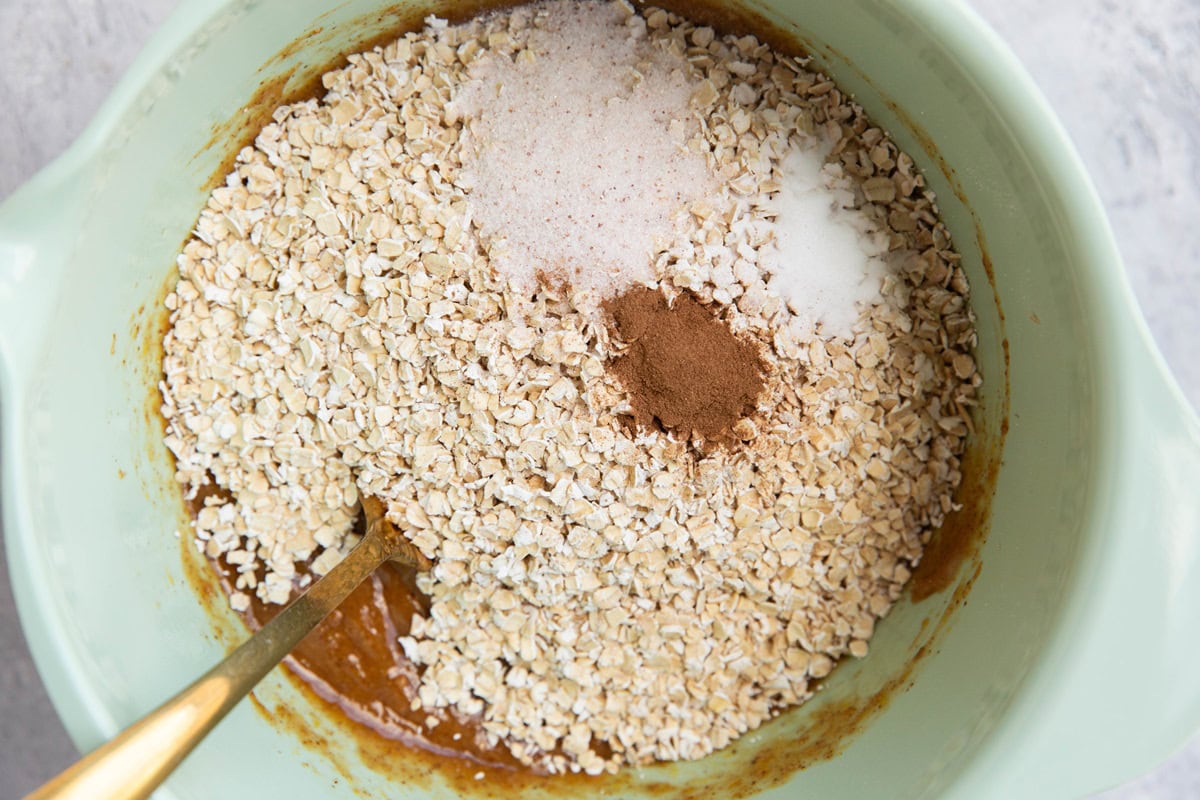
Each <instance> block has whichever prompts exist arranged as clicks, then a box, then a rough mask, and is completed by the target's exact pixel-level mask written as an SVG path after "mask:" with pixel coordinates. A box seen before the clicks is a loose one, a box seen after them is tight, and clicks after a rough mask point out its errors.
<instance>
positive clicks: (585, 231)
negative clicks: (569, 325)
mask: <svg viewBox="0 0 1200 800" xmlns="http://www.w3.org/2000/svg"><path fill="white" fill-rule="evenodd" d="M535 8H536V12H535V13H534V15H533V16H532V19H530V20H529V23H528V25H529V27H527V28H526V29H524V30H519V31H517V32H516V33H514V34H512V35H513V36H514V38H515V39H517V40H522V39H524V41H525V42H526V43H527V46H528V48H529V49H528V50H525V51H523V52H521V55H520V57H518V58H516V59H515V60H513V59H510V58H508V57H506V56H502V55H496V54H495V53H494V52H492V53H489V54H487V55H485V56H483V57H481V58H480V59H479V60H478V61H477V62H475V63H474V64H472V66H471V70H470V75H471V81H470V82H469V83H467V84H466V85H465V86H464V87H462V89H461V90H460V91H459V93H458V94H457V96H456V97H455V99H454V106H455V108H456V110H457V111H458V112H459V113H461V114H462V116H463V117H464V119H465V120H466V121H467V134H466V136H465V137H464V138H465V140H466V146H465V147H464V173H465V175H466V176H467V178H468V180H470V181H471V184H472V188H471V191H470V193H469V195H468V202H469V207H470V210H471V214H472V218H473V219H474V220H475V221H476V223H477V224H478V226H479V229H480V231H481V233H482V234H483V236H484V238H485V240H487V241H488V242H489V244H490V255H491V256H492V263H493V266H494V267H495V269H496V270H497V271H498V272H499V273H500V274H501V275H503V276H505V277H506V278H507V279H508V281H509V284H510V286H511V287H512V289H513V290H514V291H516V292H518V293H521V294H526V295H528V294H532V292H533V291H534V290H535V289H536V288H537V286H538V282H539V278H541V279H543V280H546V281H547V282H549V283H551V284H553V283H559V282H564V281H565V282H566V283H568V284H569V285H570V286H571V287H572V288H573V289H574V290H575V291H576V292H580V291H582V290H590V291H591V293H592V295H591V296H592V297H593V301H595V300H599V299H602V298H604V297H608V296H612V295H614V294H616V293H619V292H620V291H621V289H623V288H625V287H627V286H629V285H632V284H637V283H645V282H648V281H651V280H653V279H654V278H655V275H654V268H653V255H654V254H655V253H656V252H660V251H661V250H663V249H665V248H666V247H667V246H669V244H670V240H671V239H672V237H673V235H674V233H675V232H676V231H677V230H679V224H680V222H681V219H682V218H681V215H682V214H686V210H687V206H688V204H689V203H691V202H693V201H695V200H698V199H700V198H702V197H705V196H706V195H707V194H708V193H710V192H712V191H713V190H714V189H715V187H716V185H717V184H716V181H715V179H714V177H713V176H712V175H711V174H710V173H709V169H708V166H707V163H706V161H705V156H704V155H703V153H702V152H700V151H699V150H698V147H696V146H695V145H693V146H692V147H689V140H690V139H691V138H692V137H693V136H695V135H696V134H697V133H698V130H699V126H698V121H697V119H696V115H695V113H694V112H693V111H691V110H690V109H689V99H690V98H691V95H692V93H693V91H694V90H695V88H696V82H695V78H694V77H693V73H692V72H691V70H690V67H689V65H688V64H687V62H686V61H685V60H684V59H683V57H682V56H680V55H678V54H674V53H669V52H667V51H665V50H664V49H662V48H661V47H659V46H656V45H653V44H651V43H650V42H649V41H648V40H647V37H646V23H645V20H644V19H643V18H642V17H640V16H636V15H630V14H628V13H626V12H625V11H624V10H622V8H621V7H620V6H618V5H617V4H608V3H604V4H601V3H593V2H575V1H574V0H556V2H551V3H547V4H544V5H539V6H536V7H535ZM530 53H532V54H533V57H532V58H530V57H529V54H530Z"/></svg>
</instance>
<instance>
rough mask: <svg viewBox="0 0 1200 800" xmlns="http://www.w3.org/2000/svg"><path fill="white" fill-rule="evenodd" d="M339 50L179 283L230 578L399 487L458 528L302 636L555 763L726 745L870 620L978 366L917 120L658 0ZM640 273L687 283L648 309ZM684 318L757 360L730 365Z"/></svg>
mask: <svg viewBox="0 0 1200 800" xmlns="http://www.w3.org/2000/svg"><path fill="white" fill-rule="evenodd" d="M324 86H325V87H326V90H327V91H326V93H325V94H324V96H323V97H321V98H319V99H312V100H308V101H304V102H298V103H294V104H292V105H288V106H283V107H281V108H280V109H278V110H277V111H276V113H275V115H274V117H273V122H272V123H271V124H269V125H267V126H266V127H265V128H263V130H262V131H261V133H260V134H259V135H258V137H257V139H256V140H255V143H254V146H253V147H250V148H247V149H245V150H243V151H242V153H241V154H240V155H239V158H238V162H237V166H236V168H235V170H234V171H233V172H232V173H231V174H230V175H229V176H228V178H227V179H226V181H225V185H223V186H221V187H219V188H217V189H215V190H214V191H213V192H212V195H211V196H210V198H209V201H208V204H207V205H206V207H205V208H204V210H203V211H202V212H201V214H200V218H199V220H198V222H197V224H196V229H195V236H194V237H193V238H192V239H191V240H190V241H189V242H188V243H187V244H186V246H185V247H184V250H183V252H182V254H181V255H180V256H179V259H178V268H179V275H180V277H179V282H178V285H177V286H176V288H175V290H174V291H173V292H172V293H171V294H170V295H169V297H168V298H167V305H168V307H169V308H170V309H171V329H170V331H169V332H168V334H167V336H166V338H165V341H164V352H165V355H164V371H165V379H164V382H163V387H162V389H163V398H164V404H163V413H164V416H165V417H166V420H167V439H166V441H167V444H168V446H169V447H170V449H171V450H172V452H173V453H174V454H175V456H176V459H177V464H178V473H177V475H178V479H179V481H180V483H181V484H182V486H183V488H184V491H185V494H186V495H187V496H188V497H196V496H197V495H198V493H202V494H203V496H204V499H203V501H202V502H201V506H202V507H201V508H200V509H199V510H198V513H197V514H196V520H195V536H196V542H197V546H198V547H200V548H201V549H202V550H203V551H204V552H205V553H206V554H207V555H208V556H209V557H210V558H212V559H214V560H217V561H218V562H219V563H220V565H221V569H222V570H223V574H224V576H225V580H226V584H227V586H228V589H229V592H230V599H231V603H232V604H233V607H234V608H236V609H239V610H243V611H247V610H248V611H249V612H250V614H251V615H252V616H253V617H254V618H255V619H261V618H262V616H263V615H264V614H266V613H269V611H270V608H271V607H273V606H278V605H279V604H282V603H285V602H287V601H288V599H289V598H290V597H292V596H293V594H294V593H295V591H296V590H297V589H298V588H303V587H304V586H306V585H307V584H308V583H309V582H310V581H311V580H312V577H313V576H314V575H321V574H324V573H325V572H327V571H328V570H329V569H330V568H332V567H333V566H334V565H335V564H336V563H337V562H338V561H339V560H340V559H341V558H342V556H343V555H344V554H345V553H346V552H347V551H348V549H349V548H351V547H352V546H353V545H354V544H355V542H356V541H357V535H356V534H355V532H354V520H355V517H356V514H357V509H358V498H359V497H360V496H362V495H366V494H369V495H371V496H374V497H378V498H380V499H381V500H383V501H384V502H385V503H386V504H387V509H388V516H389V518H390V519H391V520H392V521H393V522H394V523H395V524H397V525H398V526H400V527H401V528H402V529H404V530H405V531H407V533H408V535H409V536H410V537H411V539H412V541H413V542H414V544H416V546H417V547H419V548H420V549H421V550H422V552H424V553H425V554H426V555H427V556H428V557H430V558H431V559H433V560H434V561H435V562H436V564H435V567H434V569H433V570H432V571H431V572H430V573H427V574H422V575H421V576H419V577H417V578H416V579H415V583H414V582H413V580H412V578H411V576H409V578H408V579H406V580H399V579H395V578H394V576H393V577H391V578H389V577H386V576H385V577H381V578H380V579H379V580H381V581H383V583H378V584H377V586H376V588H377V589H378V591H374V590H373V591H372V592H368V593H366V594H361V593H360V595H358V597H359V599H358V600H356V601H354V602H355V603H358V605H357V606H351V607H348V609H344V610H343V612H344V613H343V616H342V617H340V618H338V617H335V618H334V619H333V620H332V621H331V622H330V623H328V626H327V627H326V628H325V629H324V630H325V633H324V634H323V635H324V636H326V637H327V639H328V640H329V641H334V640H336V639H337V637H338V636H339V635H343V634H344V636H346V637H355V636H357V637H360V638H362V640H363V642H364V644H363V645H362V646H361V647H360V648H358V649H357V650H356V651H355V652H354V653H353V655H355V656H356V658H355V659H349V658H348V656H347V658H346V659H341V660H338V659H321V658H319V657H317V656H316V655H313V656H312V657H305V658H301V666H302V667H304V669H303V671H302V673H303V674H304V675H305V676H306V677H307V678H308V679H310V680H312V681H313V682H314V685H319V686H321V687H323V688H322V691H324V692H325V693H326V694H327V695H328V696H332V697H334V698H335V699H336V698H338V697H341V698H342V699H343V700H345V702H344V703H343V706H344V707H345V708H347V709H349V713H352V715H353V716H354V718H355V719H358V720H360V721H362V722H364V723H366V724H368V725H371V726H373V727H374V728H375V729H376V730H379V731H381V732H382V733H384V734H385V735H391V736H395V737H397V738H403V739H406V740H408V741H416V742H418V743H421V742H424V743H425V744H427V745H429V746H432V747H437V748H441V750H442V751H445V750H456V749H459V748H461V750H462V751H463V752H469V753H471V754H473V757H477V758H480V759H481V760H483V761H485V762H486V763H489V764H498V765H511V764H514V763H515V764H519V765H523V766H526V767H529V768H532V769H535V770H541V771H545V772H552V773H553V772H565V771H585V772H588V773H601V772H604V771H615V770H617V769H618V768H620V767H621V766H623V765H632V764H644V763H648V762H652V761H656V760H657V761H669V760H674V759H694V758H700V757H702V756H704V755H706V754H708V753H711V752H713V751H714V750H716V749H719V748H721V747H724V746H725V745H727V744H729V743H730V742H732V741H733V740H734V739H736V738H737V737H739V736H741V735H743V734H745V733H747V732H748V731H751V730H754V729H755V728H757V727H758V726H760V725H761V724H763V723H764V722H765V721H767V720H769V719H770V718H772V717H773V716H775V715H777V714H779V713H780V712H781V711H782V710H784V709H786V708H788V707H790V706H794V705H796V704H798V703H802V702H804V701H805V700H806V699H808V698H809V697H810V696H811V695H812V692H813V682H814V681H815V680H817V679H820V678H823V677H824V676H826V675H828V674H829V672H830V670H832V669H833V667H834V665H835V663H836V662H837V661H838V660H839V659H841V658H843V657H845V656H846V655H847V654H849V655H852V656H855V657H863V656H865V655H867V651H868V641H869V640H870V638H871V636H872V633H873V631H874V628H875V624H876V622H877V621H878V620H879V619H880V618H881V617H883V616H885V615H886V614H887V613H888V610H889V609H890V608H891V606H892V604H893V603H894V602H895V601H896V600H897V598H898V597H899V596H900V592H901V590H902V588H903V586H904V584H905V582H906V581H907V580H908V578H909V576H910V574H911V570H912V568H913V566H914V565H915V564H916V563H917V561H918V560H919V559H920V557H921V554H922V549H923V545H924V543H925V542H926V541H927V540H928V538H929V535H930V531H931V530H932V529H933V528H935V527H936V526H937V525H939V524H940V523H941V521H942V520H943V518H944V517H945V515H946V514H947V513H948V512H949V511H950V510H951V509H952V508H953V505H954V503H953V499H952V497H953V492H954V489H955V487H956V486H957V485H958V484H959V482H960V480H961V474H960V458H961V455H962V452H963V447H964V441H965V439H966V437H967V434H968V432H969V430H970V421H969V417H968V412H969V409H970V407H971V405H972V404H973V402H974V398H975V392H976V387H977V386H978V385H979V383H980V376H979V375H978V373H977V371H976V368H975V364H974V361H973V359H972V356H971V350H972V348H973V346H974V343H975V331H974V321H973V318H972V316H971V312H970V310H969V307H968V305H967V284H966V279H965V277H964V275H963V272H962V270H961V268H960V267H959V266H958V256H957V254H956V253H955V252H954V250H953V248H952V245H951V241H950V237H949V234H948V233H947V231H946V229H945V227H944V225H943V224H942V223H941V221H940V220H939V219H938V215H937V208H936V205H935V204H934V202H933V197H932V195H931V193H929V192H928V191H927V190H926V189H925V187H924V180H923V178H922V177H921V175H920V174H919V173H918V172H917V170H916V169H915V167H914V166H913V162H912V160H911V159H910V158H908V157H907V156H906V155H905V154H903V153H901V152H899V150H898V149H897V148H896V146H895V145H894V144H893V143H892V142H891V140H890V139H889V138H888V137H887V135H886V133H884V132H883V131H882V130H880V129H879V128H877V127H874V126H872V124H871V123H870V121H869V120H868V119H867V118H866V116H865V115H864V114H863V112H862V110H861V109H860V108H858V107H857V106H856V105H854V104H853V102H851V101H850V100H849V99H848V98H847V97H846V96H844V95H843V94H842V93H841V92H840V91H838V89H837V88H836V86H834V84H833V83H832V82H831V81H829V80H828V79H827V78H826V77H825V76H823V75H821V74H819V73H818V72H816V71H815V70H814V69H813V68H812V67H811V66H810V65H809V64H808V62H807V61H805V60H803V59H796V58H792V57H789V56H785V55H781V54H778V53H775V52H773V51H772V50H771V49H770V48H769V47H768V46H766V45H765V44H762V43H761V42H760V41H759V40H758V39H756V38H755V37H753V36H725V35H719V34H717V33H716V32H714V31H713V30H711V29H709V28H705V27H697V26H695V25H694V24H692V23H691V22H689V21H688V20H686V19H684V18H682V17H679V16H677V15H675V14H671V13H668V12H666V11H663V10H660V9H655V8H644V9H638V10H635V9H634V8H632V7H630V6H628V5H625V4H623V3H607V2H566V0H553V1H552V2H546V3H540V4H535V5H531V6H524V7H520V8H517V9H513V10H510V11H505V12H499V13H494V14H490V15H485V16H483V17H479V18H477V19H474V20H472V21H470V22H467V23H464V24H461V25H448V24H446V23H444V22H443V21H439V20H436V19H432V18H431V19H430V20H428V23H427V25H426V27H425V28H424V29H423V30H421V31H418V32H414V33H411V34H407V35H405V36H404V37H401V38H400V39H399V40H397V41H396V42H393V43H391V44H388V45H386V46H383V47H378V48H375V49H374V50H372V51H369V52H365V53H361V54H357V55H354V56H351V57H350V59H349V64H348V65H347V66H346V67H345V68H343V69H340V70H337V71H334V72H331V73H329V74H328V75H326V76H325V80H324ZM589 115H590V116H589ZM554 125H558V126H561V127H562V129H563V130H566V131H568V132H569V133H570V135H566V136H564V135H559V133H557V132H556V131H555V130H554V129H553V126H554ZM814 143H816V144H814ZM817 145H819V147H820V149H819V150H814V147H816V146H817ZM814 152H819V153H820V154H822V155H821V157H822V158H823V159H824V160H825V161H826V162H827V163H825V164H824V165H820V164H816V163H815V162H813V161H812V158H813V153H814ZM606 181H608V183H607V184H606ZM593 214H594V215H595V218H593V216H592V215H593ZM797 242H800V244H797ZM821 287H833V289H832V290H829V291H825V290H823V289H822V288H821ZM622 297H626V298H628V297H641V298H643V299H645V298H650V297H655V298H661V303H662V307H661V308H659V307H658V306H657V305H656V306H655V308H654V309H650V310H651V311H654V312H655V313H657V312H658V311H661V312H662V313H663V314H668V315H670V314H671V313H673V312H672V311H671V310H672V309H683V310H688V313H687V314H684V315H683V316H681V317H678V318H676V317H671V318H670V319H669V320H668V321H666V322H664V323H663V328H662V329H661V330H657V329H656V330H651V329H649V328H647V327H646V326H644V325H643V326H641V327H639V326H637V325H635V326H633V328H626V326H625V325H624V323H622V321H621V316H620V313H621V307H620V303H621V299H620V298H622ZM659 302H660V301H658V300H655V303H659ZM614 304H616V305H614ZM693 306H694V307H695V308H697V309H700V311H701V312H702V313H693V312H694V309H693ZM643 310H646V309H643ZM680 313H681V314H682V313H683V312H680ZM650 316H651V317H653V316H654V314H651V315H650ZM684 317H686V319H684ZM642 321H643V322H644V321H645V319H644V318H642ZM689 325H690V326H694V327H691V328H689V327H687V326H689ZM714 326H715V327H714ZM634 329H636V330H634ZM631 331H632V332H631ZM665 332H670V333H671V335H672V336H673V337H674V339H673V341H675V342H676V343H679V342H683V341H685V340H688V339H689V338H690V337H692V335H693V334H694V337H695V338H694V341H695V342H705V341H707V342H709V345H708V346H711V348H712V352H711V357H712V358H714V359H722V360H729V359H732V361H731V362H730V363H725V364H722V365H721V366H722V367H723V368H730V367H737V366H738V364H739V363H744V364H751V365H753V366H752V369H751V370H750V372H746V371H739V370H738V369H735V370H734V372H735V373H737V375H739V376H740V378H739V380H738V381H734V382H732V383H730V384H728V385H727V386H726V387H725V388H726V389H729V392H725V393H721V392H714V393H713V394H712V397H711V403H709V404H708V405H707V406H706V402H705V395H704V392H703V391H702V390H703V389H704V386H703V381H704V379H705V375H713V374H717V373H716V372H712V371H705V370H704V369H703V368H700V367H698V368H697V369H696V370H694V372H695V374H694V375H693V374H691V373H692V372H693V370H688V369H679V368H678V366H679V365H678V363H673V362H672V363H669V362H671V360H672V359H675V358H676V357H677V356H679V355H680V351H679V350H670V349H666V348H657V345H658V344H659V343H660V342H659V341H658V340H656V339H655V336H656V335H658V334H663V333H665ZM705 336H711V338H709V339H707V340H706V339H705V338H704V337H705ZM656 348H657V349H656ZM751 353H753V354H754V355H753V357H751V356H750V355H749V354H751ZM685 354H686V355H687V356H688V357H689V358H693V357H695V356H696V355H697V353H696V352H692V351H688V352H687V353H685ZM743 357H744V358H745V359H746V360H745V361H744V362H739V361H738V359H741V358H743ZM630 359H633V360H632V361H631V360H630ZM622 365H627V366H629V367H632V366H633V365H636V369H632V368H628V369H627V368H626V367H623V366H622ZM753 375H756V376H757V377H758V380H759V381H760V382H761V385H758V384H756V383H755V382H754V380H752V379H751V378H752V376H753ZM741 379H745V380H741ZM692 382H699V383H700V386H699V388H698V387H697V385H695V384H694V383H692ZM647 392H649V393H647ZM648 398H651V399H654V402H656V403H666V402H667V401H671V402H674V401H676V400H682V399H686V400H687V403H686V404H685V405H686V407H687V409H688V414H693V416H687V415H683V416H681V417H680V420H682V422H681V423H680V424H666V422H667V417H671V414H670V413H668V411H669V409H668V411H664V410H663V409H664V408H666V406H665V405H659V406H654V407H653V408H652V407H651V405H650V404H649V401H648ZM655 409H657V410H655ZM675 410H676V411H677V410H678V408H676V409H675ZM693 412H694V413H693ZM630 418H633V419H634V420H640V421H641V423H642V424H633V425H630V424H628V421H629V419H630ZM655 419H657V420H658V422H657V423H654V422H653V420H655ZM671 419H674V417H671ZM698 419H703V420H706V421H705V422H704V424H697V423H696V422H694V420H698ZM689 420H691V421H689ZM710 423H711V424H710ZM214 485H215V486H216V487H219V491H214V490H213V486H214ZM356 615H357V616H356ZM372 615H373V616H372ZM339 619H342V620H343V622H339V621H338V620H339ZM354 619H357V620H359V621H362V620H367V619H371V620H376V622H372V623H371V624H369V625H367V624H366V623H364V625H365V628H364V627H363V626H359V627H357V628H354V624H355V623H352V622H350V621H349V620H354ZM339 625H345V626H347V627H345V628H339V627H338V626H339ZM351 628H353V632H352V631H351ZM364 630H366V631H368V635H366V636H365V637H364V636H363V631H364ZM339 631H341V634H339ZM372 631H373V632H374V633H370V632H372ZM376 635H378V636H382V637H383V639H384V641H382V642H377V641H375V640H374V638H373V637H374V636H376ZM350 640H351V641H352V640H353V639H350ZM348 655H349V654H348ZM306 658H307V660H306ZM350 662H353V663H354V664H357V665H358V666H357V667H356V668H355V669H353V670H351V669H350V668H348V667H345V668H343V667H339V666H338V664H340V663H350ZM305 665H307V666H305ZM371 697H375V698H376V700H375V701H371V700H370V699H369V698H371ZM364 698H367V699H364ZM439 730H441V731H443V733H439ZM449 731H453V733H454V734H456V735H457V736H455V735H449V734H448V733H445V732H449ZM464 731H470V732H471V734H470V735H469V736H465V737H464V736H463V732H464ZM481 754H482V755H481Z"/></svg>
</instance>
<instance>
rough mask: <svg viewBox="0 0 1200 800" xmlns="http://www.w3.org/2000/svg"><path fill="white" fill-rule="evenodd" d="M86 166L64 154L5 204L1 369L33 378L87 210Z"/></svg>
mask: <svg viewBox="0 0 1200 800" xmlns="http://www.w3.org/2000/svg"><path fill="white" fill-rule="evenodd" d="M85 172H86V169H85V163H83V162H81V161H80V160H79V159H77V158H74V157H70V156H64V157H62V158H60V159H59V160H57V161H55V162H54V163H53V164H51V165H50V166H48V167H47V168H46V169H44V170H42V172H40V173H38V174H37V175H36V176H35V177H34V178H33V179H32V180H30V181H29V182H28V183H26V184H25V185H24V186H22V187H21V188H20V189H18V190H17V191H16V192H15V193H14V194H13V195H12V196H11V197H10V198H8V200H7V201H5V203H4V204H3V205H2V206H0V365H2V366H3V367H4V368H5V370H6V372H7V373H8V377H9V378H13V377H15V376H18V375H25V374H28V369H29V367H30V366H31V365H33V364H34V363H36V360H37V359H38V357H39V353H38V348H39V347H40V343H41V342H42V341H44V339H43V337H42V333H43V332H44V330H45V328H46V327H47V326H48V325H49V324H50V322H51V317H52V316H53V314H52V312H53V302H54V297H55V296H56V294H57V291H56V290H57V288H58V283H59V280H60V279H61V277H62V274H63V272H64V270H63V264H64V258H65V256H66V254H67V253H68V251H69V248H71V247H72V246H73V245H74V243H75V238H76V231H77V230H78V229H79V225H80V222H81V220H82V219H83V214H84V211H85V209H86V199H85V197H86V195H87V191H86V187H87V186H89V185H90V180H88V179H87V177H86V176H85V174H84V173H85Z"/></svg>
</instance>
